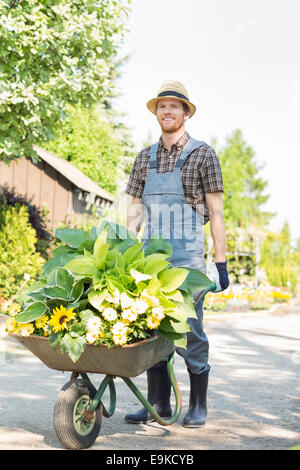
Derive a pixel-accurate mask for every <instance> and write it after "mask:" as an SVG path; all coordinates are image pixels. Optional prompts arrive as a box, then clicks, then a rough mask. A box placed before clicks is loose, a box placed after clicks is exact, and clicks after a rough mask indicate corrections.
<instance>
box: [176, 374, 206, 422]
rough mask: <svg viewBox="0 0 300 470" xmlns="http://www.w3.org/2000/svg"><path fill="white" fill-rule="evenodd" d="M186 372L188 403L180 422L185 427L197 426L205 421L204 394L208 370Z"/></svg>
mask: <svg viewBox="0 0 300 470" xmlns="http://www.w3.org/2000/svg"><path fill="white" fill-rule="evenodd" d="M188 372H189V376H190V384H191V389H190V405H189V410H188V412H187V414H186V416H185V418H184V420H183V423H182V424H183V426H185V427H187V428H198V427H200V426H203V425H204V424H205V422H206V415H207V405H206V396H207V386H208V375H209V370H207V371H206V372H203V373H202V374H200V375H198V374H192V373H191V372H190V371H188Z"/></svg>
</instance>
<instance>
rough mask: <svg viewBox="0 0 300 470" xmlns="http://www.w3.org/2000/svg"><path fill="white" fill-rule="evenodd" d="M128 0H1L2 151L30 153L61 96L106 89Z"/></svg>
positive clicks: (47, 131)
mask: <svg viewBox="0 0 300 470" xmlns="http://www.w3.org/2000/svg"><path fill="white" fill-rule="evenodd" d="M129 2H130V0H113V1H109V0H101V1H93V0H72V1H71V0H53V1H51V2H49V1H47V0H22V1H20V0H0V43H1V48H0V159H1V160H4V161H5V162H7V163H8V162H10V161H11V160H12V159H16V158H19V157H22V156H24V155H26V156H31V157H32V158H35V157H36V154H35V152H34V150H33V148H32V145H33V144H37V143H39V142H43V141H48V140H51V139H53V138H54V136H55V133H56V132H57V129H59V127H60V126H61V123H62V122H63V121H64V119H65V118H66V110H67V104H71V105H74V104H76V105H78V104H80V105H81V106H84V107H89V106H91V105H92V104H93V103H96V102H99V101H101V100H103V99H105V98H106V97H108V96H110V94H111V93H112V87H113V82H112V81H111V80H110V77H111V74H112V67H113V66H112V60H113V58H114V57H115V56H116V52H117V47H118V41H119V40H120V39H121V37H122V36H123V34H124V31H125V27H124V23H125V19H126V16H127V14H128V3H129Z"/></svg>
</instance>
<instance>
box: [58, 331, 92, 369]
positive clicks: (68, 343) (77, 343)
mask: <svg viewBox="0 0 300 470" xmlns="http://www.w3.org/2000/svg"><path fill="white" fill-rule="evenodd" d="M59 344H60V350H61V352H62V353H67V354H68V356H69V357H70V358H71V360H72V361H73V362H77V361H78V359H79V358H80V356H81V355H82V353H83V352H84V349H85V346H86V341H85V337H84V336H79V337H75V338H74V337H72V336H71V334H69V333H66V334H65V335H64V337H63V338H62V339H61V341H60V343H59Z"/></svg>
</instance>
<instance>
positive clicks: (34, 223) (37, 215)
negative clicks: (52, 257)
mask: <svg viewBox="0 0 300 470" xmlns="http://www.w3.org/2000/svg"><path fill="white" fill-rule="evenodd" d="M1 204H2V205H3V204H4V205H9V206H14V205H15V204H19V205H22V206H23V205H24V206H26V207H27V210H28V216H29V217H28V222H29V223H30V225H31V227H32V228H34V230H35V232H36V237H37V240H36V245H35V248H36V250H37V251H39V252H40V253H41V255H42V256H43V257H44V258H45V259H48V251H49V248H50V241H51V239H52V238H53V237H52V236H51V234H50V233H49V232H48V229H47V223H46V222H47V221H46V216H47V211H46V210H45V209H39V208H38V207H37V206H35V205H34V204H32V202H31V201H30V200H27V199H26V198H25V197H23V196H21V195H19V194H16V193H15V192H14V190H12V189H8V187H6V186H4V187H1V188H0V205H1ZM4 213H5V212H3V214H4ZM0 217H1V216H0ZM0 226H1V218H0Z"/></svg>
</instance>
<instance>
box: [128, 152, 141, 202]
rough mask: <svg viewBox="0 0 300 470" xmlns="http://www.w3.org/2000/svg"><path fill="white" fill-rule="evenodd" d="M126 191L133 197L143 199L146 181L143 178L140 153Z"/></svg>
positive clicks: (134, 163)
mask: <svg viewBox="0 0 300 470" xmlns="http://www.w3.org/2000/svg"><path fill="white" fill-rule="evenodd" d="M125 192H126V193H127V194H129V195H130V196H132V197H136V198H139V199H141V198H142V195H143V192H144V181H143V179H142V178H141V168H140V154H138V155H137V157H136V158H135V160H134V162H133V166H132V170H131V173H130V175H129V179H128V183H127V186H126V189H125Z"/></svg>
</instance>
